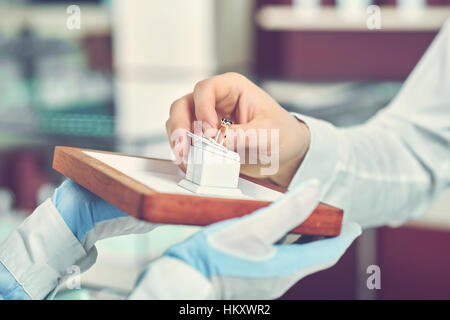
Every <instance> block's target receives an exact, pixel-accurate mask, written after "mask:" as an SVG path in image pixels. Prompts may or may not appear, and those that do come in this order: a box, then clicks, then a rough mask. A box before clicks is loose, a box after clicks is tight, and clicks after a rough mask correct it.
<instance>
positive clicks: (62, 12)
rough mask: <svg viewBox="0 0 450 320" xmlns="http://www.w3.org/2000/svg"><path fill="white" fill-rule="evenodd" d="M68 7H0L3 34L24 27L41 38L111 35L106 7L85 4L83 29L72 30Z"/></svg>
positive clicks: (82, 19)
mask: <svg viewBox="0 0 450 320" xmlns="http://www.w3.org/2000/svg"><path fill="white" fill-rule="evenodd" d="M67 7H68V5H62V4H54V5H26V6H19V5H0V31H1V32H2V33H4V34H8V33H13V34H14V33H16V32H17V30H20V28H21V27H22V26H24V25H27V26H29V27H31V28H33V29H34V31H35V32H37V33H38V34H41V35H50V36H54V35H57V36H69V37H74V38H78V37H81V36H84V35H86V34H92V33H94V34H105V33H109V32H110V18H109V15H108V10H107V8H106V7H102V6H99V5H87V4H81V5H80V8H81V28H80V29H79V30H69V29H68V28H67V26H66V21H67V18H68V17H69V16H70V15H69V14H68V13H67V12H66V10H67Z"/></svg>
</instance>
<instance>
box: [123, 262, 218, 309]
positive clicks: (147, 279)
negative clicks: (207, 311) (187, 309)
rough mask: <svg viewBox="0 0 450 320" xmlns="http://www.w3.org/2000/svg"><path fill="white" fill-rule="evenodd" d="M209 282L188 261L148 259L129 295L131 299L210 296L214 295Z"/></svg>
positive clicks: (201, 297)
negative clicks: (149, 261) (150, 261)
mask: <svg viewBox="0 0 450 320" xmlns="http://www.w3.org/2000/svg"><path fill="white" fill-rule="evenodd" d="M214 298H215V297H214V288H213V285H212V283H211V282H210V281H209V280H208V279H207V278H206V277H204V276H203V275H202V274H201V273H200V272H198V271H197V270H196V269H194V268H193V267H191V266H189V265H188V264H186V263H184V262H182V261H180V260H178V259H176V258H171V257H165V256H163V257H161V258H159V259H157V260H155V261H154V262H152V263H151V264H150V265H149V266H148V267H147V269H146V270H145V271H144V274H143V275H142V276H141V279H140V280H139V281H138V283H137V284H136V287H135V289H134V290H133V292H132V294H131V295H130V296H129V299H133V300H142V299H150V300H168V299H189V300H210V299H214Z"/></svg>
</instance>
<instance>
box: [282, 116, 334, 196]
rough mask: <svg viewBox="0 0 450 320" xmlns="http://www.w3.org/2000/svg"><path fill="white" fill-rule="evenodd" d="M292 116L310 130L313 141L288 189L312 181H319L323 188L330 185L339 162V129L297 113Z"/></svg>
mask: <svg viewBox="0 0 450 320" xmlns="http://www.w3.org/2000/svg"><path fill="white" fill-rule="evenodd" d="M292 114H293V115H294V116H295V117H296V118H297V119H298V120H300V121H303V122H304V123H305V124H306V126H307V127H308V128H309V131H310V136H311V140H310V145H309V148H308V151H307V152H306V155H305V157H304V158H303V161H302V163H301V165H300V167H299V169H298V170H297V172H296V173H295V175H294V177H293V178H292V180H291V183H290V184H289V187H288V189H289V190H290V189H292V188H294V187H295V186H296V185H298V184H300V183H302V182H304V181H307V180H310V179H318V180H319V181H320V183H321V185H322V186H325V185H329V183H330V181H331V180H332V179H331V178H332V177H333V176H334V174H335V171H336V167H337V162H338V161H337V159H338V158H337V157H338V154H339V152H338V137H337V133H338V132H337V129H336V128H335V127H334V126H333V125H332V124H330V123H328V122H326V121H323V120H319V119H315V118H311V117H307V116H304V115H300V114H297V113H292ZM324 189H325V188H324ZM322 191H324V190H322Z"/></svg>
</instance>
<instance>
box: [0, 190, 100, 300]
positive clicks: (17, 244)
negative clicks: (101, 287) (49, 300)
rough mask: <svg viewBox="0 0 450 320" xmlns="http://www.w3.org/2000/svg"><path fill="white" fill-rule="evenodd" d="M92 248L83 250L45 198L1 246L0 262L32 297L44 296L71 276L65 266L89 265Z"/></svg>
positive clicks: (82, 267)
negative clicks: (87, 250)
mask: <svg viewBox="0 0 450 320" xmlns="http://www.w3.org/2000/svg"><path fill="white" fill-rule="evenodd" d="M96 258H97V251H96V249H95V247H94V248H93V249H91V250H90V251H89V252H86V251H85V249H84V248H83V246H82V245H81V243H80V242H79V241H78V239H77V238H76V237H75V236H74V234H73V233H72V231H71V230H70V229H69V227H68V226H67V224H66V223H65V222H64V220H63V218H62V217H61V215H60V214H59V212H58V210H57V209H56V208H55V206H54V205H53V203H52V201H51V200H50V199H48V200H47V201H45V202H44V203H42V204H41V205H40V206H39V207H38V208H36V210H35V211H34V212H33V213H32V214H31V215H30V216H29V217H28V218H27V219H26V220H25V221H24V222H23V223H22V224H21V225H20V226H19V227H17V229H16V230H15V231H14V232H13V233H12V234H11V235H10V236H9V237H8V238H7V239H6V240H5V241H4V242H3V243H1V245H0V263H1V264H2V265H3V266H4V267H5V268H6V270H7V271H8V272H9V273H10V274H11V275H12V276H13V277H14V278H15V280H16V281H17V283H18V284H19V285H20V286H21V287H22V288H23V290H24V291H25V292H26V294H27V295H28V296H29V297H30V298H31V299H44V298H45V297H46V296H47V295H48V293H49V292H50V291H52V290H53V289H54V288H55V287H56V286H57V285H58V284H59V283H60V282H61V281H63V280H64V279H66V278H67V276H69V275H70V273H68V270H67V268H68V267H70V266H72V265H76V266H78V267H79V268H80V271H84V270H86V269H87V268H89V267H90V266H91V265H92V264H93V263H94V262H95V260H96Z"/></svg>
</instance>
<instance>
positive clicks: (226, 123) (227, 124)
mask: <svg viewBox="0 0 450 320" xmlns="http://www.w3.org/2000/svg"><path fill="white" fill-rule="evenodd" d="M232 124H233V121H231V120H229V119H226V118H222V121H221V126H220V129H219V131H218V132H217V135H216V138H215V140H216V142H217V143H219V141H218V140H219V137H220V134H221V133H222V136H223V138H222V141H220V144H221V145H223V144H224V143H225V142H226V138H227V132H228V129H229V128H230V126H231V125H232Z"/></svg>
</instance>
